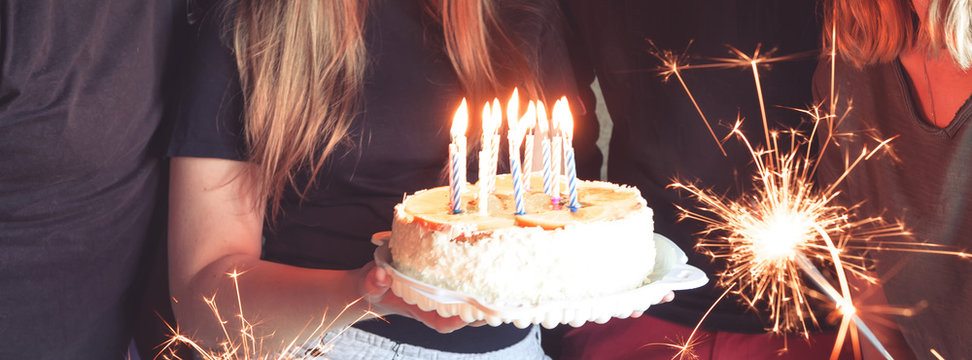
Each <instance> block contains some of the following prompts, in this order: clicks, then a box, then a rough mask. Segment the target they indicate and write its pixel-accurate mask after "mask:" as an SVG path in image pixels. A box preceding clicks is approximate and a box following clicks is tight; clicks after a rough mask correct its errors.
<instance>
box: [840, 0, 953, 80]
mask: <svg viewBox="0 0 972 360" xmlns="http://www.w3.org/2000/svg"><path fill="white" fill-rule="evenodd" d="M824 25H825V27H824V29H826V31H824V36H823V38H824V43H825V44H826V45H827V46H828V47H829V46H833V44H831V34H830V29H833V26H834V25H836V27H837V36H836V38H837V43H836V46H837V52H838V53H839V54H840V56H842V57H843V58H844V59H845V60H847V61H849V62H851V63H853V64H854V65H857V66H863V65H868V64H874V63H882V62H889V61H892V60H894V59H895V58H897V57H898V55H900V54H901V52H902V51H904V50H906V49H909V48H911V47H914V46H919V47H924V48H927V50H929V51H931V52H932V53H933V54H936V55H938V50H939V49H947V51H948V54H949V55H950V56H951V57H952V58H953V59H954V60H955V62H956V63H958V64H959V66H960V67H961V68H962V69H969V68H972V0H931V2H930V4H929V6H928V21H926V22H925V23H921V21H920V20H919V19H918V16H917V13H916V11H915V9H914V8H913V7H912V5H911V1H910V0H830V1H827V2H826V7H825V9H824Z"/></svg>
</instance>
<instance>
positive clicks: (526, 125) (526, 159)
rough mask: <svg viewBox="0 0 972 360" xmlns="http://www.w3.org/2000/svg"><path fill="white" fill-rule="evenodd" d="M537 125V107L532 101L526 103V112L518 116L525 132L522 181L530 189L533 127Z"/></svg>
mask: <svg viewBox="0 0 972 360" xmlns="http://www.w3.org/2000/svg"><path fill="white" fill-rule="evenodd" d="M536 125H537V107H536V104H534V102H533V101H530V104H529V105H527V112H526V114H523V117H522V118H520V126H521V127H523V131H524V132H525V133H526V135H525V136H526V139H525V142H526V145H525V146H526V148H525V149H524V150H523V183H524V184H525V186H526V187H525V188H524V189H526V190H530V189H531V188H532V186H531V185H530V175H531V174H532V173H533V128H534V127H535V126H536Z"/></svg>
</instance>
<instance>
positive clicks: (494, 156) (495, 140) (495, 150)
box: [489, 98, 503, 193]
mask: <svg viewBox="0 0 972 360" xmlns="http://www.w3.org/2000/svg"><path fill="white" fill-rule="evenodd" d="M489 113H490V115H492V116H490V118H491V122H490V126H491V127H490V131H491V134H492V137H491V140H490V142H489V146H490V150H491V152H490V154H489V159H490V161H491V163H490V166H489V192H490V193H493V192H495V191H496V170H497V169H498V168H499V166H498V165H499V140H500V136H499V128H500V126H502V125H503V108H502V107H500V102H499V99H498V98H493V108H492V109H491V110H490V112H489Z"/></svg>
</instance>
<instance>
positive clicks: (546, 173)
mask: <svg viewBox="0 0 972 360" xmlns="http://www.w3.org/2000/svg"><path fill="white" fill-rule="evenodd" d="M537 126H538V127H539V128H540V129H539V130H540V157H541V159H542V161H543V192H544V193H545V194H547V196H550V197H551V198H553V196H554V194H553V178H552V172H551V170H550V157H551V154H550V125H549V123H548V122H547V110H546V109H544V107H543V101H537Z"/></svg>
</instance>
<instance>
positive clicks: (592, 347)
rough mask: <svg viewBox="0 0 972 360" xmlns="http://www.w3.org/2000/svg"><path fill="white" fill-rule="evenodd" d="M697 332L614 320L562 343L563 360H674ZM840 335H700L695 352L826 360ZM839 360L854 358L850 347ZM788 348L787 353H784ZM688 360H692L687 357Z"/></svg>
mask: <svg viewBox="0 0 972 360" xmlns="http://www.w3.org/2000/svg"><path fill="white" fill-rule="evenodd" d="M691 332H692V328H690V327H686V326H682V325H679V324H675V323H672V322H668V321H665V320H661V319H658V318H654V317H651V316H642V317H640V318H637V319H612V320H611V321H609V322H608V323H606V324H594V323H588V324H587V325H584V326H582V327H579V328H576V329H571V330H569V331H568V332H567V334H566V335H565V337H564V339H563V353H562V354H563V357H562V358H563V359H638V360H653V359H659V360H670V359H672V357H673V356H676V354H677V353H678V351H679V350H678V349H676V348H673V347H670V346H666V345H664V344H670V343H684V341H685V339H687V338H688V336H689V334H690V333H691ZM836 337H837V332H836V331H833V332H822V333H812V334H811V335H810V339H809V341H808V340H807V339H806V338H804V337H803V336H802V335H798V334H790V335H774V334H740V333H730V332H717V331H705V330H702V329H699V331H698V332H696V334H695V337H694V338H693V339H694V340H693V343H695V344H696V345H695V346H693V347H692V351H693V353H694V354H695V356H697V358H695V359H699V360H710V359H711V360H735V359H739V360H758V359H790V360H802V359H807V360H826V359H829V358H830V352H831V351H832V350H833V348H834V341H835V340H836ZM846 344H847V345H845V346H844V348H843V350H842V352H841V355H840V359H851V358H853V351H852V350H851V349H850V342H849V341H847V342H846ZM784 348H786V349H787V350H785V352H781V350H782V349H784ZM685 359H693V357H691V356H686V357H685Z"/></svg>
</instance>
